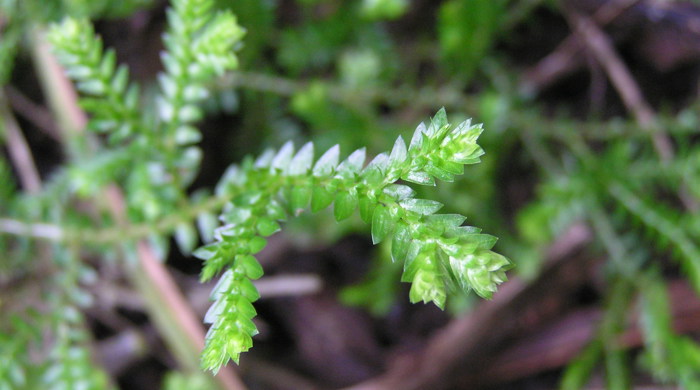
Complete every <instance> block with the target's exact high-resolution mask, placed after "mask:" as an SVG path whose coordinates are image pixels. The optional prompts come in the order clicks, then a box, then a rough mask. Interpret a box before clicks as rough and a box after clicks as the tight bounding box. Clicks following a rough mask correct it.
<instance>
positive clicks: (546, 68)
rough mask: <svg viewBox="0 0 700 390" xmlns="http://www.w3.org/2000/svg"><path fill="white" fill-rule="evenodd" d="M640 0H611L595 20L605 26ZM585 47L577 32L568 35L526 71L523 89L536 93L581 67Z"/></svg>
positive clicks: (596, 14)
mask: <svg viewBox="0 0 700 390" xmlns="http://www.w3.org/2000/svg"><path fill="white" fill-rule="evenodd" d="M638 2H639V0H620V1H609V2H607V3H605V4H604V5H603V6H601V7H600V8H599V9H598V10H597V11H596V12H595V14H594V15H593V20H594V21H595V22H596V23H597V24H598V25H600V26H605V25H607V24H609V23H611V22H612V21H613V20H615V19H616V18H617V17H618V16H620V14H622V13H623V12H624V11H625V10H627V9H629V8H630V7H632V6H634V5H635V4H637V3H638ZM583 48H584V46H583V42H581V40H580V39H579V38H578V37H577V36H576V34H570V35H569V36H567V37H566V39H564V41H562V42H561V43H560V44H559V46H557V48H556V49H555V50H554V51H553V52H552V53H550V54H549V55H548V56H546V57H545V58H543V59H542V60H540V61H539V62H538V63H537V65H535V66H534V67H532V68H531V69H529V70H528V71H526V72H525V76H524V77H523V81H522V89H523V90H525V91H526V92H527V93H535V92H537V91H540V90H542V89H544V88H545V87H546V86H547V85H550V84H552V83H553V82H554V81H556V80H559V79H560V78H561V77H563V76H565V75H567V74H570V73H572V72H573V71H575V70H576V69H579V68H580V67H581V66H582V63H583V62H582V61H581V58H580V57H581V54H582V51H583Z"/></svg>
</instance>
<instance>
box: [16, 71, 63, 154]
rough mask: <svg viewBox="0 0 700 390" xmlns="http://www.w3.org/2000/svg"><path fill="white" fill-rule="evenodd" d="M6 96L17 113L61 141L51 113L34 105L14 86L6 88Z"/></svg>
mask: <svg viewBox="0 0 700 390" xmlns="http://www.w3.org/2000/svg"><path fill="white" fill-rule="evenodd" d="M5 95H7V100H8V103H9V104H10V106H11V107H12V109H13V110H15V111H17V113H18V114H19V115H21V116H22V117H23V118H24V119H26V120H27V121H29V122H31V123H32V124H33V125H34V126H36V128H37V129H39V130H41V131H43V132H44V133H45V134H46V135H48V136H49V137H51V138H52V139H54V140H56V141H60V140H61V136H60V135H59V134H58V129H57V128H56V125H55V124H54V121H53V118H51V113H50V112H49V111H48V110H47V109H46V108H44V107H43V106H40V105H38V104H36V103H34V102H33V101H32V100H31V99H29V98H28V97H27V96H25V95H24V94H23V93H22V92H21V91H19V90H17V89H16V88H14V87H13V86H12V85H8V86H6V87H5Z"/></svg>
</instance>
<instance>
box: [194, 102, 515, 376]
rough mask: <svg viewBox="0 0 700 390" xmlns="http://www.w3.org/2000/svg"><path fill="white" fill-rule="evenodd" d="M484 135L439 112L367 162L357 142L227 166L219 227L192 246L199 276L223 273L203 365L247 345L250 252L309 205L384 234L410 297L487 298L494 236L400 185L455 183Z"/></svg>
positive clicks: (253, 270) (235, 355)
mask: <svg viewBox="0 0 700 390" xmlns="http://www.w3.org/2000/svg"><path fill="white" fill-rule="evenodd" d="M481 132H482V127H481V125H472V124H471V122H470V121H465V122H463V123H461V124H459V125H458V126H451V125H450V124H449V123H448V122H447V117H446V114H445V111H444V109H443V110H440V111H439V112H438V113H437V114H436V115H435V117H434V118H433V119H432V121H431V122H430V125H429V126H425V125H424V124H421V125H419V126H418V128H417V129H416V131H415V133H414V135H413V138H412V139H411V142H410V144H409V145H408V146H407V145H406V143H405V142H404V141H403V139H402V138H401V137H399V138H398V139H397V140H396V143H395V144H394V147H393V149H392V150H391V152H390V153H382V154H379V155H378V156H376V157H375V158H374V159H373V160H372V161H371V162H370V163H369V164H368V165H367V166H365V167H363V165H364V162H365V150H364V149H358V150H356V151H355V152H353V153H351V154H350V156H349V157H348V158H347V159H345V160H344V161H342V162H340V161H339V156H340V149H339V147H338V146H337V145H336V146H334V147H332V148H331V149H329V150H328V151H326V152H325V153H324V154H323V155H322V156H321V157H320V158H319V159H318V160H317V161H316V162H315V163H313V161H314V159H313V145H312V144H311V143H308V144H306V145H304V146H303V147H302V148H301V149H300V150H299V151H298V152H296V153H294V148H293V146H292V144H291V143H287V144H285V145H284V146H283V147H282V148H281V149H280V150H279V151H278V152H276V153H274V152H271V151H268V152H266V153H264V154H263V155H262V156H260V157H259V158H258V159H257V160H255V161H253V160H250V159H249V160H247V161H246V162H244V164H242V165H241V166H240V167H239V166H232V167H231V168H230V169H229V171H228V172H227V174H225V175H224V178H223V179H222V180H221V182H220V183H219V185H218V188H217V192H218V195H220V196H221V195H225V196H227V197H229V198H230V199H232V201H231V202H230V203H229V204H228V205H227V206H226V207H225V208H224V210H223V213H222V215H221V217H220V218H221V221H222V222H223V223H224V225H223V226H221V227H219V228H218V229H217V230H216V234H215V237H216V242H214V243H212V244H209V245H206V246H204V247H202V248H200V249H198V250H197V251H195V256H197V257H199V258H201V259H203V260H205V261H206V263H205V266H204V270H203V271H202V280H203V281H206V280H209V279H211V278H212V277H213V276H215V275H216V274H218V273H219V272H221V271H223V270H225V272H224V274H223V276H222V277H221V279H220V280H219V282H218V283H217V285H216V286H215V287H214V289H213V291H212V294H211V298H212V300H213V301H214V304H213V305H212V306H211V308H210V310H209V312H208V313H207V315H206V318H205V322H207V323H211V324H212V326H211V328H210V329H209V332H208V333H207V340H206V346H205V349H204V352H203V356H202V364H203V366H204V367H205V368H208V369H211V370H214V371H217V370H218V369H219V368H220V367H221V365H223V364H225V363H226V362H227V361H228V360H229V359H233V360H234V361H236V362H238V359H239V356H240V353H241V352H245V351H247V350H248V349H249V348H250V347H251V346H252V336H254V335H255V334H256V333H257V329H256V327H255V325H254V323H253V322H252V318H253V317H254V316H255V314H256V312H255V309H254V308H253V305H252V303H253V302H254V301H255V300H257V299H258V297H259V295H258V292H257V290H256V289H255V287H254V286H253V284H252V283H251V281H250V280H251V279H257V278H259V277H260V276H262V274H263V271H262V268H261V267H260V265H259V263H258V262H257V260H256V259H255V257H254V255H255V254H256V253H257V252H259V251H260V250H262V249H263V248H264V246H265V244H266V241H265V239H264V238H263V237H266V236H270V235H272V234H274V233H275V232H277V231H278V230H279V229H280V225H279V222H280V221H284V220H285V219H287V217H288V216H290V215H291V216H293V215H297V214H299V213H301V212H302V211H304V210H305V209H307V208H309V207H310V209H311V211H313V212H316V211H320V210H322V209H325V208H326V207H328V206H330V205H331V204H333V212H334V215H335V218H336V219H337V220H338V221H341V220H343V219H346V218H348V217H350V216H351V215H352V214H353V213H354V212H355V210H356V209H358V208H359V211H360V216H361V218H362V219H363V220H364V221H365V222H367V223H369V224H371V233H372V241H373V242H374V243H375V244H376V243H379V242H381V241H383V240H387V239H391V244H392V245H391V246H392V247H391V255H392V259H393V260H394V261H403V263H404V271H403V277H402V280H403V281H405V282H410V283H412V285H411V290H410V299H411V301H412V302H418V301H423V302H426V303H427V302H434V303H435V304H436V305H437V306H439V307H440V308H444V306H445V301H446V297H447V293H448V292H449V291H451V290H468V289H473V290H474V291H475V292H476V293H477V294H478V295H480V296H482V297H485V298H490V297H491V296H492V294H493V293H494V292H495V291H496V287H497V285H498V284H500V283H502V282H504V281H505V280H506V275H505V271H506V270H507V269H509V268H510V266H511V263H510V262H509V260H508V259H506V258H505V257H503V256H501V255H499V254H497V253H495V252H492V251H491V250H490V249H491V248H492V247H493V245H494V244H495V242H496V238H495V237H493V236H490V235H486V234H481V233H480V229H478V228H475V227H471V226H462V223H463V222H464V221H465V219H466V218H465V217H463V216H461V215H457V214H436V213H437V211H438V210H439V209H440V208H441V207H442V204H441V203H439V202H436V201H432V200H427V199H418V198H416V197H415V192H414V191H413V189H411V187H409V186H407V185H405V184H399V183H398V182H399V181H400V180H403V181H406V182H413V183H417V184H423V185H435V178H438V179H441V180H444V181H452V180H453V179H454V176H455V175H459V174H462V173H463V170H464V165H465V164H474V163H477V162H479V158H480V156H481V155H482V154H483V150H482V149H481V147H479V145H478V144H477V143H476V141H477V138H478V137H479V135H480V134H481Z"/></svg>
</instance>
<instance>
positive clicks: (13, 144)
mask: <svg viewBox="0 0 700 390" xmlns="http://www.w3.org/2000/svg"><path fill="white" fill-rule="evenodd" d="M0 117H2V120H3V125H4V127H5V140H6V141H7V151H8V153H9V155H10V158H11V159H12V162H13V165H14V167H15V169H16V170H17V173H18V176H19V181H20V182H21V183H22V187H23V188H24V189H25V190H26V191H27V192H28V193H30V194H35V193H37V192H39V191H40V190H41V178H40V177H39V171H38V170H37V169H36V164H35V163H34V157H33V156H32V151H31V149H29V145H28V144H27V140H26V139H25V138H24V135H23V134H22V130H20V128H19V124H17V121H16V120H15V117H14V115H13V114H12V112H11V111H10V110H9V109H8V107H7V104H6V103H5V100H4V97H2V98H0Z"/></svg>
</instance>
